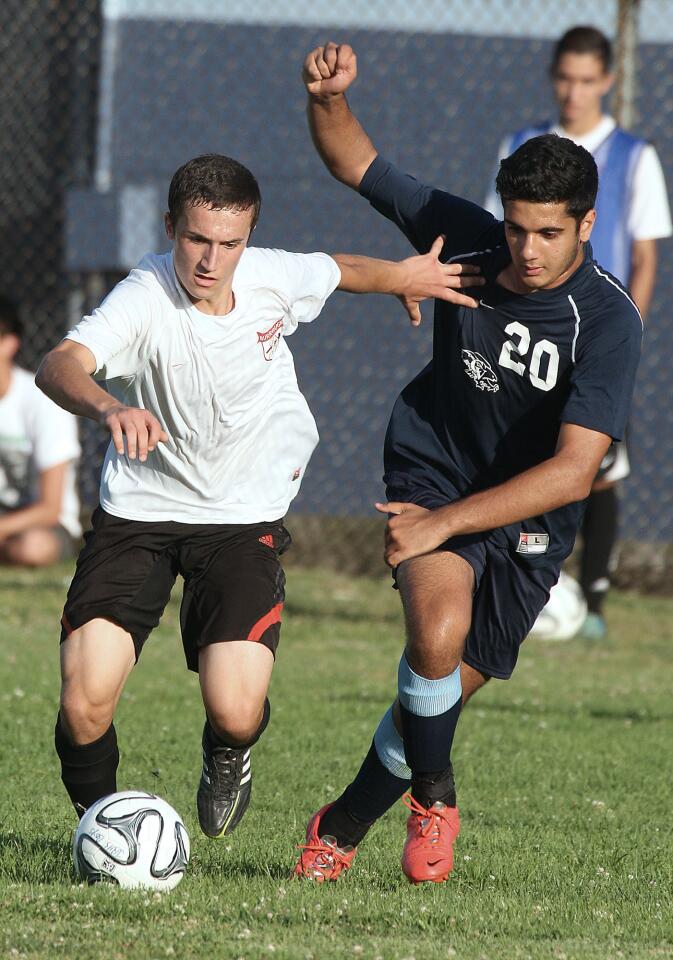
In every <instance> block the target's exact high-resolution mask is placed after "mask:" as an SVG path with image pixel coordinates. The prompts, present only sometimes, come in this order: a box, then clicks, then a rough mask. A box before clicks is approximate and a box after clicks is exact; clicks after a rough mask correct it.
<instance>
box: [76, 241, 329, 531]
mask: <svg viewBox="0 0 673 960" xmlns="http://www.w3.org/2000/svg"><path fill="white" fill-rule="evenodd" d="M340 279H341V275H340V271H339V268H338V266H337V264H336V262H335V261H334V260H333V259H332V258H331V257H329V256H327V255H326V254H323V253H313V254H296V253H286V252H285V251H282V250H264V249H259V248H256V247H250V248H247V249H246V250H245V251H244V252H243V255H242V257H241V259H240V261H239V264H238V267H237V269H236V272H235V274H234V280H233V293H234V309H233V310H232V311H231V312H230V313H228V314H226V315H225V316H210V315H208V314H205V313H202V312H201V311H200V310H198V309H197V308H196V307H195V306H194V305H193V304H192V302H191V300H190V299H189V297H188V296H187V294H186V293H185V291H184V290H183V288H182V286H181V285H180V283H179V281H178V279H177V276H176V274H175V268H174V265H173V257H172V254H170V253H169V254H164V255H162V256H159V255H154V254H150V255H148V256H146V257H145V258H144V259H143V260H142V261H141V263H140V264H139V265H138V267H136V268H135V269H134V270H132V271H131V273H130V274H129V275H128V277H126V278H125V279H124V280H122V282H121V283H119V284H118V285H117V286H116V287H115V288H114V290H112V291H111V293H110V294H109V295H108V296H107V297H106V299H105V300H104V301H103V303H102V304H101V306H100V307H98V309H97V310H95V311H94V312H93V314H91V316H88V317H85V318H84V319H83V320H82V321H81V322H80V323H78V324H77V326H76V327H75V328H74V329H73V330H72V331H70V333H68V334H67V339H68V340H74V341H75V342H77V343H81V344H84V345H85V346H86V347H88V348H89V350H91V352H92V353H93V355H94V357H95V359H96V372H95V374H94V376H95V378H96V379H98V380H106V381H107V384H106V386H107V389H108V390H109V392H110V393H111V394H112V395H113V396H115V397H116V398H117V399H119V400H120V401H121V402H123V403H124V404H126V405H128V406H133V407H142V408H144V409H146V410H149V411H150V412H151V413H153V414H154V415H155V416H156V417H157V418H158V420H159V421H160V422H161V424H162V425H163V427H164V429H165V431H166V433H167V434H168V441H167V442H166V443H160V444H159V445H158V447H157V449H156V450H155V451H154V452H152V453H150V454H149V455H148V458H147V460H146V462H145V463H141V462H140V461H139V460H138V459H135V460H129V458H128V457H127V456H126V455H125V454H124V455H122V456H119V455H118V454H117V452H116V450H115V449H114V447H113V445H112V443H111V444H110V446H109V447H108V451H107V455H106V457H105V462H104V464H103V471H102V475H101V487H100V502H101V506H102V507H103V509H104V510H106V511H107V512H108V513H111V514H114V515H115V516H120V517H125V518H127V519H129V520H148V521H157V520H176V521H179V522H182V523H256V522H260V521H266V520H277V519H279V518H281V517H282V516H284V514H285V513H286V511H287V508H288V506H289V504H290V501H291V500H292V499H293V498H294V497H295V496H296V494H297V492H298V491H299V485H300V483H301V479H302V477H303V475H304V470H305V469H306V465H307V463H308V461H309V458H310V456H311V454H312V452H313V450H314V448H315V446H316V444H317V442H318V431H317V428H316V425H315V421H314V419H313V416H312V414H311V412H310V410H309V408H308V404H307V403H306V400H305V399H304V397H303V396H302V394H301V392H300V391H299V387H298V385H297V378H296V374H295V370H294V363H293V360H292V355H291V353H290V350H289V348H288V346H287V344H286V343H285V337H287V336H288V335H290V334H292V333H294V331H295V330H296V329H297V326H298V324H299V323H302V322H308V321H311V320H313V319H314V318H315V317H317V316H318V314H319V313H320V311H321V309H322V307H323V305H324V303H325V301H326V299H327V297H328V296H329V295H330V294H331V293H332V292H333V291H334V289H335V288H336V287H337V285H338V283H339V281H340Z"/></svg>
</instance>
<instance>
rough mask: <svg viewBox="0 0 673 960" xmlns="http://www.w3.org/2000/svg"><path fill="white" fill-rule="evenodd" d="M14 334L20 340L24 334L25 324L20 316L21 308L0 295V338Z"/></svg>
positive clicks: (8, 298)
mask: <svg viewBox="0 0 673 960" xmlns="http://www.w3.org/2000/svg"><path fill="white" fill-rule="evenodd" d="M7 333H13V334H14V335H15V336H17V337H18V338H19V339H21V335H22V334H23V324H22V323H21V317H20V316H19V308H18V306H17V304H16V303H15V301H14V300H12V299H11V298H10V297H6V296H4V295H3V294H0V336H4V335H5V334H7Z"/></svg>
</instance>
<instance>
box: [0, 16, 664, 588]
mask: <svg viewBox="0 0 673 960" xmlns="http://www.w3.org/2000/svg"><path fill="white" fill-rule="evenodd" d="M632 2H633V0H631V5H632ZM666 4H667V0H643V2H642V3H641V4H640V9H639V12H638V18H637V27H638V37H639V42H638V44H637V45H636V48H635V54H636V58H637V59H636V60H635V64H636V66H637V69H636V71H635V73H634V74H632V76H634V78H635V89H636V97H635V101H634V102H633V107H634V124H635V126H636V127H637V130H638V132H639V133H640V134H642V135H643V136H644V137H646V138H648V139H650V140H652V141H654V142H655V144H656V146H657V149H658V151H659V156H660V158H661V160H662V163H663V166H664V170H665V172H666V173H667V174H668V176H669V180H670V179H671V178H673V133H672V132H671V131H672V130H673V126H672V124H671V117H670V113H671V109H672V105H673V98H672V97H671V89H670V88H671V85H672V84H673V79H672V78H673V70H672V69H671V68H672V67H673V29H672V28H671V27H670V25H669V22H668V19H667V18H666V16H665V10H664V9H661V8H662V5H663V6H665V5H666ZM628 5H629V4H628V3H626V4H625V3H624V0H622V2H621V3H618V2H617V0H591V2H590V0H576V2H569V0H568V2H566V3H564V4H558V3H557V2H556V0H537V2H535V3H533V2H532V0H471V2H470V0H460V2H459V0H376V2H374V0H350V2H346V0H342V2H338V0H330V2H329V3H328V2H327V0H313V2H311V3H308V2H304V0H294V2H289V3H286V4H276V3H273V2H271V0H247V2H243V0H105V2H103V3H100V2H96V0H4V3H3V5H2V7H1V8H0V25H1V26H2V32H1V34H0V50H1V52H2V62H3V68H4V69H3V86H4V89H3V96H2V98H0V120H1V123H0V196H1V197H2V205H1V208H0V209H1V210H2V213H1V214H0V215H1V217H2V230H1V231H0V289H1V290H3V291H6V292H8V293H10V294H11V295H13V296H14V297H15V298H17V299H18V300H19V301H20V303H21V307H22V312H23V316H24V322H25V324H26V329H27V336H26V340H25V344H24V349H23V357H22V358H23V362H24V363H25V364H26V365H27V366H30V367H34V366H35V365H36V363H37V362H38V360H39V358H40V356H41V355H42V354H43V353H44V352H45V351H46V350H47V349H48V348H49V347H50V346H52V345H53V344H54V343H55V342H56V341H57V340H58V339H59V338H60V337H61V336H62V334H63V332H64V331H65V329H67V327H68V326H69V325H70V324H71V323H72V322H74V321H76V320H77V319H79V317H80V316H81V315H82V314H83V313H85V312H86V311H87V310H88V309H90V308H91V307H93V306H94V305H95V304H96V303H97V302H99V301H100V299H101V298H102V296H103V295H104V294H105V292H106V291H107V290H108V289H110V287H111V286H112V285H113V283H114V282H115V281H116V280H117V279H119V278H120V277H121V276H123V275H124V274H125V273H126V272H127V270H128V269H129V268H130V267H131V266H132V265H133V264H134V263H135V262H136V261H137V260H138V259H139V258H140V257H141V256H142V255H143V254H144V253H145V252H148V251H149V250H156V251H160V250H164V249H166V240H165V237H164V236H163V234H162V215H163V211H164V209H165V205H166V200H165V198H166V192H167V186H168V182H169V180H170V177H171V175H172V173H173V171H174V170H175V169H176V168H177V167H178V166H179V165H180V164H181V163H183V162H184V161H185V160H186V159H188V158H189V157H191V156H195V155H196V154H199V153H202V152H210V151H216V152H222V153H227V154H229V155H231V156H234V157H236V158H237V159H239V160H241V161H242V162H243V163H245V164H246V165H247V166H249V167H250V168H251V169H252V170H253V171H254V172H255V174H256V175H257V177H258V179H259V181H260V184H261V187H262V194H263V208H262V217H261V221H260V224H259V227H258V229H257V231H256V235H255V243H256V244H257V245H260V246H276V247H282V248H285V249H291V250H299V251H309V250H326V251H331V252H336V251H352V252H359V253H368V254H372V255H378V256H386V257H395V258H399V257H401V256H405V255H407V253H408V249H407V245H406V242H405V241H404V239H403V238H402V237H401V235H398V234H397V233H396V231H395V230H394V228H393V227H392V226H391V225H389V224H387V223H385V222H384V221H382V220H381V218H380V217H378V216H377V215H376V214H375V213H374V212H373V211H372V210H371V209H370V208H369V207H368V205H367V204H366V203H364V202H363V201H358V199H357V197H355V196H354V195H351V194H348V192H347V191H346V190H345V188H344V187H342V186H340V185H339V184H337V183H335V182H334V181H332V180H331V179H330V178H329V176H328V175H327V173H326V172H325V170H324V169H323V167H322V165H321V163H320V161H319V159H318V157H317V155H316V153H315V151H314V149H313V147H312V145H311V143H310V138H309V135H308V131H307V128H306V122H305V116H304V95H303V88H302V86H301V83H300V79H299V71H300V67H301V63H302V61H303V58H304V56H305V54H306V52H307V51H308V50H310V49H311V48H312V47H314V46H315V45H316V44H318V43H321V42H324V41H325V40H326V39H328V38H334V39H337V40H347V41H348V42H350V43H351V44H352V45H353V46H354V48H355V49H356V51H357V53H358V58H359V74H360V78H359V80H358V83H357V85H356V86H355V87H354V88H353V90H352V94H351V96H350V99H351V102H352V104H353V106H354V109H355V110H356V112H357V113H358V115H359V116H360V118H361V120H362V121H363V123H364V125H365V127H366V128H367V129H368V131H369V132H370V133H371V135H372V137H373V139H374V141H375V142H376V144H377V147H378V148H379V149H380V150H381V152H383V153H384V154H386V155H387V156H389V157H390V158H391V159H393V160H395V161H396V162H397V163H398V164H399V165H400V166H402V167H403V168H405V169H407V170H409V171H410V172H413V173H414V174H415V175H416V176H418V177H419V178H420V179H423V180H426V181H429V182H434V183H437V184H438V185H441V186H446V187H447V188H449V189H451V191H452V192H454V193H458V194H462V195H464V196H467V197H471V198H472V199H475V200H477V201H480V200H482V199H483V197H484V195H485V193H486V190H487V187H488V184H489V180H490V178H491V175H492V172H493V169H494V163H495V159H496V154H497V148H498V144H499V142H500V141H501V139H502V136H503V135H504V134H505V133H507V132H508V131H511V130H514V129H516V128H520V127H522V126H524V125H525V124H527V123H531V122H537V121H540V120H541V119H544V118H545V117H548V118H550V119H551V118H553V116H554V105H553V101H552V98H551V91H550V87H549V83H548V72H547V71H548V64H549V59H550V54H551V49H552V44H553V40H554V39H555V38H557V37H558V36H559V35H560V34H561V33H562V32H563V31H564V30H565V29H567V28H568V27H570V26H572V25H574V24H577V23H587V22H590V23H592V24H594V25H595V26H598V27H599V28H601V29H603V30H604V31H605V32H606V33H607V34H608V36H611V37H612V38H615V36H616V31H617V26H618V23H619V22H620V19H619V12H620V8H621V13H622V20H621V22H622V23H623V22H624V11H625V7H626V6H628ZM667 30H668V31H669V33H670V36H667V35H666V33H665V32H666V31H667ZM630 62H634V61H630ZM672 295H673V258H672V255H671V247H670V245H669V244H668V243H662V244H661V246H660V263H659V275H658V281H657V290H656V295H655V300H654V303H653V306H652V309H651V311H650V316H649V321H648V335H647V342H646V350H645V356H644V359H643V363H642V367H641V374H640V381H639V388H638V396H637V400H636V405H635V413H634V429H633V435H634V440H633V445H632V446H633V461H634V465H633V466H634V468H633V473H632V476H631V478H630V479H629V480H628V481H627V483H626V485H625V496H624V510H623V520H622V532H623V536H624V538H626V539H627V540H629V541H630V542H631V543H632V544H637V543H643V544H646V546H645V547H643V548H642V551H641V553H638V554H637V556H638V558H639V559H638V562H637V564H635V567H636V568H637V569H636V570H635V572H634V559H633V558H634V556H635V555H636V554H634V550H633V549H632V550H630V551H629V554H628V559H629V561H630V567H627V565H626V563H623V564H622V570H623V571H626V570H628V578H629V580H633V579H636V578H637V575H638V574H637V571H638V570H643V569H644V568H645V567H648V563H649V561H648V558H649V557H654V558H655V560H653V561H652V562H653V563H655V572H654V573H653V572H652V569H653V568H652V564H651V563H650V565H649V567H648V570H649V572H648V574H647V576H649V577H650V586H652V585H653V579H652V578H654V580H656V581H657V583H659V582H660V581H661V580H662V579H663V576H664V571H665V570H667V569H668V565H667V557H668V552H669V547H668V544H669V543H671V542H673V491H672V489H671V484H670V483H669V476H670V474H671V469H672V468H673V429H672V428H671V424H670V416H669V414H668V410H667V406H668V395H669V388H668V381H669V377H670V364H669V359H668V358H669V356H670V355H671V341H672V340H673V324H672V323H671V322H670V320H669V316H668V304H669V302H670V301H671V299H672ZM430 315H431V311H430V309H429V307H428V308H427V309H426V311H425V317H426V323H425V325H424V326H423V327H422V328H421V329H420V331H413V330H410V329H409V328H408V326H407V324H406V322H405V315H403V314H402V312H401V310H400V308H399V307H398V305H397V304H396V303H395V302H394V301H389V300H387V299H384V298H380V297H379V298H377V297H368V298H354V297H348V296H346V295H343V294H337V295H335V296H334V297H333V298H332V299H331V300H330V301H329V302H328V305H327V307H326V309H325V311H324V313H323V315H322V316H321V317H320V318H319V319H318V320H317V321H316V322H315V323H314V324H312V325H311V326H309V327H306V328H304V329H302V330H300V331H299V333H298V334H297V335H295V336H293V337H292V340H291V342H290V346H291V348H292V351H293V354H294V356H295V360H296V365H297V370H298V375H299V379H300V383H301V384H302V386H303V389H304V392H305V393H306V396H307V398H308V400H309V403H310V405H311V407H312V409H313V411H314V414H315V416H316V419H317V421H318V425H319V428H320V432H321V444H320V446H319V448H318V450H317V451H316V453H315V455H314V458H313V460H312V463H311V466H310V468H309V470H308V471H307V475H306V479H305V481H304V486H303V488H302V491H301V493H300V495H299V497H298V498H297V500H296V501H295V503H294V505H293V508H292V512H293V524H292V527H293V530H294V532H295V538H296V540H298V541H299V544H300V545H301V549H300V550H298V551H296V555H297V556H302V557H303V558H304V559H306V558H310V559H320V560H323V561H324V560H328V559H331V561H332V562H333V563H336V564H337V565H340V566H348V567H350V568H358V569H364V568H371V567H372V565H373V567H374V568H376V569H381V566H380V564H381V561H380V560H379V559H378V554H379V544H380V541H379V535H378V533H377V531H378V530H380V526H381V524H380V522H379V521H377V520H375V519H371V520H370V521H367V520H366V518H372V513H373V511H372V504H373V502H374V501H375V500H376V499H379V498H380V497H381V494H382V487H381V479H380V478H381V473H382V466H381V448H382V438H383V433H384V430H385V425H386V421H387V417H388V414H389V411H390V408H391V406H392V403H393V401H394V399H395V396H396V395H397V392H398V391H399V389H400V387H401V386H402V385H403V384H404V383H406V382H407V381H408V380H409V379H410V377H411V376H412V375H413V374H414V373H415V372H417V370H419V369H420V368H421V366H423V365H424V364H425V362H426V361H427V359H428V357H429V355H430V351H431V323H430ZM82 432H83V439H84V447H85V456H84V459H83V465H82V471H81V489H82V494H83V499H84V501H85V502H86V503H88V504H93V503H94V502H95V500H96V492H97V474H98V470H99V467H100V461H101V454H102V449H103V445H104V444H103V438H102V437H101V435H100V434H99V433H98V432H97V430H96V429H95V428H94V427H93V426H92V425H91V424H83V430H82ZM652 544H656V545H657V546H656V547H652V546H651V545H652ZM670 550H671V551H673V547H671V548H670ZM374 558H376V559H374ZM657 571H660V572H659V573H657ZM624 576H627V574H624ZM641 579H642V577H641Z"/></svg>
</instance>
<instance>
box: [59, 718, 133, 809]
mask: <svg viewBox="0 0 673 960" xmlns="http://www.w3.org/2000/svg"><path fill="white" fill-rule="evenodd" d="M54 744H55V746H56V753H57V754H58V756H59V759H60V761H61V780H62V781H63V786H64V787H65V789H66V790H67V791H68V796H69V797H70V799H71V801H72V805H73V807H74V808H75V812H76V813H77V816H78V817H81V816H82V814H83V813H84V811H85V810H86V809H87V808H88V807H90V806H91V804H92V803H95V802H96V800H100V798H101V797H105V796H107V795H108V794H110V793H116V792H117V767H118V766H119V749H118V748H117V734H116V732H115V728H114V724H112V723H111V724H110V726H109V727H108V729H107V730H106V731H105V733H104V734H103V736H102V737H99V739H98V740H94V742H93V743H85V744H83V745H79V744H75V743H73V742H72V740H71V739H70V737H69V736H68V734H67V733H66V732H65V730H64V729H63V725H62V723H61V714H60V713H59V715H58V717H57V718H56V728H55V730H54Z"/></svg>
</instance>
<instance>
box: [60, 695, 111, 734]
mask: <svg viewBox="0 0 673 960" xmlns="http://www.w3.org/2000/svg"><path fill="white" fill-rule="evenodd" d="M60 712H61V723H62V725H63V727H64V730H65V732H66V733H67V734H68V736H69V737H70V739H71V740H72V742H73V743H80V744H82V743H92V742H93V741H94V740H98V738H99V737H102V736H103V734H104V733H105V731H106V730H107V729H108V727H109V726H110V724H111V723H112V717H113V714H114V703H113V702H112V701H109V700H92V699H91V698H90V697H88V696H86V694H85V693H84V691H82V690H81V688H77V687H76V686H75V685H74V684H70V685H65V686H64V689H63V690H62V692H61V702H60Z"/></svg>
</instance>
